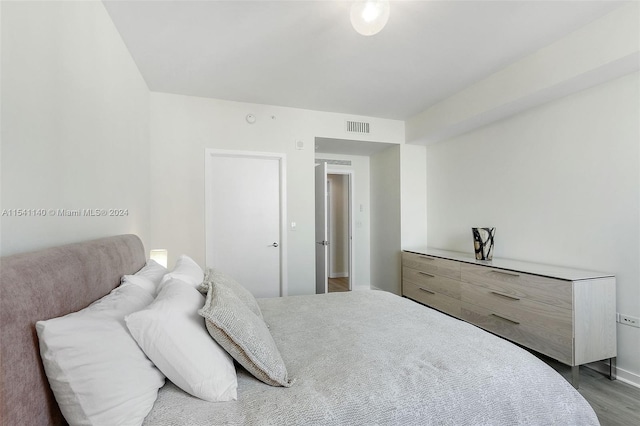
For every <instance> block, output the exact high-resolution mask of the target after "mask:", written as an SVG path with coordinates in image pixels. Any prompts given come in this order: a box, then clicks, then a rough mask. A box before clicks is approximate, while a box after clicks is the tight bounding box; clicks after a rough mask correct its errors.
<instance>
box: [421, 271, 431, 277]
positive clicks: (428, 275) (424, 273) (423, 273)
mask: <svg viewBox="0 0 640 426" xmlns="http://www.w3.org/2000/svg"><path fill="white" fill-rule="evenodd" d="M418 273H419V274H420V275H424V276H425V277H429V278H435V275H431V274H427V273H426V272H420V271H418Z"/></svg>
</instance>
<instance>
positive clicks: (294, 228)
mask: <svg viewBox="0 0 640 426" xmlns="http://www.w3.org/2000/svg"><path fill="white" fill-rule="evenodd" d="M291 230H292V231H295V230H296V223H295V222H291Z"/></svg>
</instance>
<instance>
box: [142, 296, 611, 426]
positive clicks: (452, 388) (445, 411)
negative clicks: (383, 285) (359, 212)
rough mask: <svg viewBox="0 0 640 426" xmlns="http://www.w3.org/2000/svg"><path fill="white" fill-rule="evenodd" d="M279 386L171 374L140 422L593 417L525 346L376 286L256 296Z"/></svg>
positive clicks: (544, 421)
mask: <svg viewBox="0 0 640 426" xmlns="http://www.w3.org/2000/svg"><path fill="white" fill-rule="evenodd" d="M259 304H260V308H261V309H262V312H263V315H264V318H265V321H266V322H267V324H268V325H269V327H270V331H271V333H272V335H273V338H274V340H275V342H276V344H277V345H278V348H279V349H280V352H281V355H282V358H283V359H284V361H285V364H286V366H287V369H288V372H289V377H292V378H294V379H295V382H294V383H293V385H292V386H291V387H290V388H281V387H272V386H269V385H266V384H264V383H262V382H260V381H258V380H257V379H255V378H253V377H252V376H251V375H250V374H248V373H247V372H246V371H244V370H243V369H242V368H241V367H239V366H238V367H237V368H238V400H237V401H232V402H224V403H210V402H206V401H202V400H199V399H197V398H194V397H192V396H190V395H188V394H186V393H184V392H183V391H182V390H180V389H179V388H177V387H176V386H174V385H173V384H172V383H171V382H167V383H166V385H165V386H164V387H163V388H162V389H161V390H160V392H159V396H158V399H157V401H156V403H155V405H154V408H153V410H152V411H151V413H150V414H149V415H148V416H147V418H146V419H145V423H144V424H145V425H147V426H153V425H176V426H177V425H194V426H197V425H222V424H229V425H242V424H246V425H370V424H378V425H429V424H434V425H435V424H437V425H516V424H522V425H525V424H526V425H552V424H557V425H560V424H561V425H580V426H587V425H597V424H599V423H598V420H597V417H596V415H595V413H594V412H593V409H592V408H591V407H590V406H589V404H588V403H587V402H586V401H585V400H584V398H583V397H582V396H581V395H580V394H579V393H578V392H577V391H576V390H575V389H574V388H573V387H572V386H571V385H570V384H569V383H568V382H567V381H566V380H564V378H562V377H561V376H560V375H559V374H557V373H556V372H555V371H554V370H553V369H551V368H550V367H549V366H547V365H546V364H545V363H544V362H542V361H540V360H539V359H538V358H536V357H535V356H533V355H531V354H530V353H528V352H527V351H525V350H523V349H521V348H519V347H517V346H516V345H514V344H512V343H510V342H507V341H506V340H503V339H501V338H499V337H496V336H494V335H492V334H490V333H487V332H485V331H483V330H481V329H479V328H477V327H475V326H473V325H470V324H467V323H465V322H463V321H460V320H457V319H454V318H452V317H449V316H447V315H445V314H442V313H440V312H438V311H436V310H433V309H431V308H428V307H425V306H422V305H419V304H417V303H415V302H413V301H410V300H408V299H404V298H401V297H398V296H395V295H392V294H390V293H386V292H382V291H358V292H348V293H330V294H325V295H313V296H294V297H285V298H274V299H259Z"/></svg>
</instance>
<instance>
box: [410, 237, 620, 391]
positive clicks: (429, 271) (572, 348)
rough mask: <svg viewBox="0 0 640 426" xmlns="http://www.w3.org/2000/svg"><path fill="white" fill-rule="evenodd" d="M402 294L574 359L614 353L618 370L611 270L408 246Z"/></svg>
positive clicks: (579, 361) (538, 349) (572, 363)
mask: <svg viewBox="0 0 640 426" xmlns="http://www.w3.org/2000/svg"><path fill="white" fill-rule="evenodd" d="M402 295H403V296H406V297H408V298H410V299H413V300H415V301H417V302H420V303H422V304H424V305H427V306H430V307H433V308H435V309H438V310H440V311H442V312H445V313H447V314H449V315H452V316H454V317H456V318H460V319H462V320H464V321H467V322H469V323H472V324H475V325H477V326H478V327H481V328H484V329H485V330H487V331H490V332H492V333H494V334H497V335H499V336H501V337H504V338H506V339H508V340H511V341H513V342H516V343H518V344H520V345H522V346H524V347H527V348H529V349H532V350H534V351H536V352H539V353H542V354H544V355H547V356H549V357H551V358H554V359H556V360H558V361H560V362H562V363H564V364H567V365H570V366H572V373H573V374H572V378H573V384H574V386H575V387H578V372H579V370H578V366H580V365H582V364H586V363H589V362H594V361H600V360H603V359H607V358H609V359H610V378H611V379H614V378H615V357H616V280H615V276H614V275H612V274H607V273H601V272H594V271H584V270H577V269H570V268H561V267H557V266H550V265H541V264H536V263H528V262H520V261H515V260H509V259H495V258H494V259H493V260H491V261H480V260H476V259H475V257H474V256H473V255H472V254H464V253H457V252H450V251H444V250H437V249H430V248H425V249H417V250H411V251H408V250H406V251H404V252H403V253H402Z"/></svg>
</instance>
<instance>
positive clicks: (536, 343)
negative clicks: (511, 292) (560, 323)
mask: <svg viewBox="0 0 640 426" xmlns="http://www.w3.org/2000/svg"><path fill="white" fill-rule="evenodd" d="M460 311H461V318H462V319H463V320H465V321H467V322H470V323H472V324H475V325H477V326H478V327H481V328H484V329H485V330H487V331H490V332H492V333H494V334H497V335H498V336H502V337H504V338H506V339H508V340H512V341H514V342H516V343H519V344H521V345H523V346H525V347H528V348H531V349H533V350H535V351H537V352H540V353H543V354H545V355H548V356H550V357H552V358H554V359H557V360H558V361H560V362H563V363H565V364H569V365H573V356H572V354H573V346H572V345H573V339H572V338H571V337H566V336H560V335H558V334H555V333H552V332H550V331H549V330H547V329H545V328H540V327H536V326H531V325H528V324H526V323H518V321H517V320H514V319H513V318H509V317H507V316H506V315H499V314H496V313H494V312H491V311H490V310H488V309H485V308H483V307H480V306H476V305H472V304H470V303H466V302H461V309H460Z"/></svg>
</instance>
